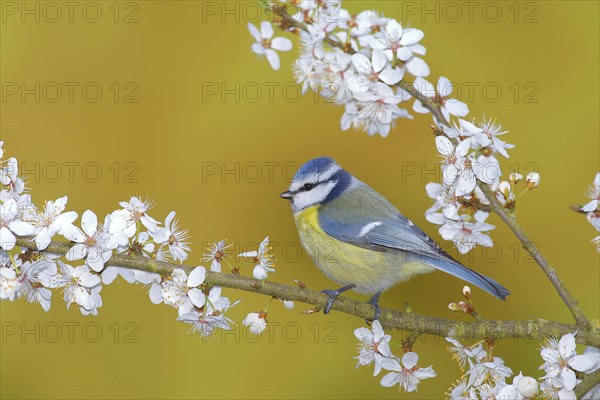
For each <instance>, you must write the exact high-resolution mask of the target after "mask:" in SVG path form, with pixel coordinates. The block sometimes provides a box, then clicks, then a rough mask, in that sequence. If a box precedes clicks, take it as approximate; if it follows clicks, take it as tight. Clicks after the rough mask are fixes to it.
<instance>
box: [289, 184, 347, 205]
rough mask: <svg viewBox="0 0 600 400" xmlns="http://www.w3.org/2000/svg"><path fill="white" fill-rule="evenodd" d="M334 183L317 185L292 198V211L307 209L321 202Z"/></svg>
mask: <svg viewBox="0 0 600 400" xmlns="http://www.w3.org/2000/svg"><path fill="white" fill-rule="evenodd" d="M335 184H336V182H335V181H333V182H327V183H322V184H320V185H317V186H316V187H315V188H314V189H313V190H309V191H308V192H301V193H298V194H296V195H295V196H294V202H293V203H292V207H293V208H294V211H301V210H303V209H305V208H307V207H310V206H312V205H315V204H319V203H321V202H323V200H325V199H326V198H327V195H328V194H329V193H330V192H331V190H333V188H334V187H335Z"/></svg>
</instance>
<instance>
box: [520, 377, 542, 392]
mask: <svg viewBox="0 0 600 400" xmlns="http://www.w3.org/2000/svg"><path fill="white" fill-rule="evenodd" d="M517 390H518V391H519V393H521V395H522V396H524V397H533V396H535V395H536V394H537V392H538V382H537V381H536V380H535V379H533V378H532V377H530V376H524V377H523V378H521V379H520V380H519V382H518V383H517Z"/></svg>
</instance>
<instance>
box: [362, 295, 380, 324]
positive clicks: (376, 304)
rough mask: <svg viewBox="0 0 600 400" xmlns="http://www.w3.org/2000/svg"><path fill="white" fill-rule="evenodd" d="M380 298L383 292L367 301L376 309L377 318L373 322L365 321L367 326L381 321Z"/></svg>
mask: <svg viewBox="0 0 600 400" xmlns="http://www.w3.org/2000/svg"><path fill="white" fill-rule="evenodd" d="M379 296H381V292H377V293H376V294H375V295H374V296H373V297H371V298H370V299H369V301H367V304H370V305H372V306H373V308H375V317H374V318H373V319H372V320H371V321H369V320H368V319H367V320H365V321H367V324H369V323H370V322H372V321H375V320H376V319H379V316H380V315H381V307H379Z"/></svg>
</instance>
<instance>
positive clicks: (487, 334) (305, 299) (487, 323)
mask: <svg viewBox="0 0 600 400" xmlns="http://www.w3.org/2000/svg"><path fill="white" fill-rule="evenodd" d="M17 245H18V246H21V247H24V248H27V249H29V250H31V251H37V247H36V245H35V243H34V242H32V241H31V240H29V239H17ZM70 247H71V244H69V243H64V242H52V243H50V245H49V246H48V248H47V249H46V250H44V252H46V253H51V254H59V255H65V254H67V252H68V251H69V249H70ZM107 265H111V266H116V267H125V268H133V269H139V270H142V271H148V272H154V273H157V274H160V275H163V276H167V275H170V274H171V273H172V271H173V269H175V268H181V269H183V270H184V271H186V273H189V272H191V270H192V269H193V268H192V267H189V266H185V265H180V264H171V263H167V262H163V261H156V260H153V259H150V258H147V257H143V256H135V255H125V254H115V255H113V257H112V258H111V259H110V260H109V261H108V263H107ZM205 282H206V283H207V284H208V285H210V286H221V287H227V288H232V289H239V290H244V291H246V292H252V293H258V294H264V295H267V296H273V297H277V298H278V299H282V300H294V301H299V302H302V303H307V304H312V305H314V306H320V307H323V306H325V304H326V303H327V299H328V297H327V295H325V294H323V293H321V292H317V291H314V290H309V289H306V288H304V289H303V288H300V287H298V286H289V285H282V284H280V283H275V282H268V281H259V280H256V279H253V278H250V277H245V276H241V275H235V274H228V273H221V272H212V271H207V273H206V279H205ZM332 308H333V309H334V310H338V311H341V312H344V313H346V314H350V315H354V316H356V317H359V318H363V319H372V318H373V315H374V312H375V310H374V308H373V306H371V305H370V304H367V303H361V302H359V301H356V300H352V299H349V298H345V297H339V298H338V299H337V300H336V301H335V302H334V303H333V307H332ZM379 321H380V322H381V324H382V325H383V326H385V327H387V328H391V329H399V330H405V331H410V332H414V333H417V334H430V335H436V336H441V337H446V336H451V337H453V338H456V339H466V340H473V339H477V338H482V339H495V340H497V339H532V340H541V339H543V338H545V337H548V336H557V337H560V336H562V335H565V334H567V333H573V332H576V331H578V333H577V336H576V339H577V342H578V343H581V344H586V345H589V346H594V347H600V335H599V334H598V332H596V331H594V330H593V329H586V328H585V327H581V326H577V325H568V324H562V323H559V322H554V321H546V320H543V319H534V320H528V321H494V320H483V319H481V320H480V321H477V322H457V321H452V320H449V319H444V318H435V317H428V316H425V315H419V314H415V313H412V312H410V313H403V312H398V311H393V310H388V309H382V311H381V316H380V317H379Z"/></svg>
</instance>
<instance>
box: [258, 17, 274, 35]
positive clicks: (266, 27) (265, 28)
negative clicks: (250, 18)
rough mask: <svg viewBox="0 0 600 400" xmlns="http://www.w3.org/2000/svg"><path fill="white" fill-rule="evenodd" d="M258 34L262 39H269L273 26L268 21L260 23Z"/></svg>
mask: <svg viewBox="0 0 600 400" xmlns="http://www.w3.org/2000/svg"><path fill="white" fill-rule="evenodd" d="M260 33H261V35H262V37H263V39H271V37H273V25H271V23H270V22H268V21H263V22H261V23H260Z"/></svg>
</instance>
